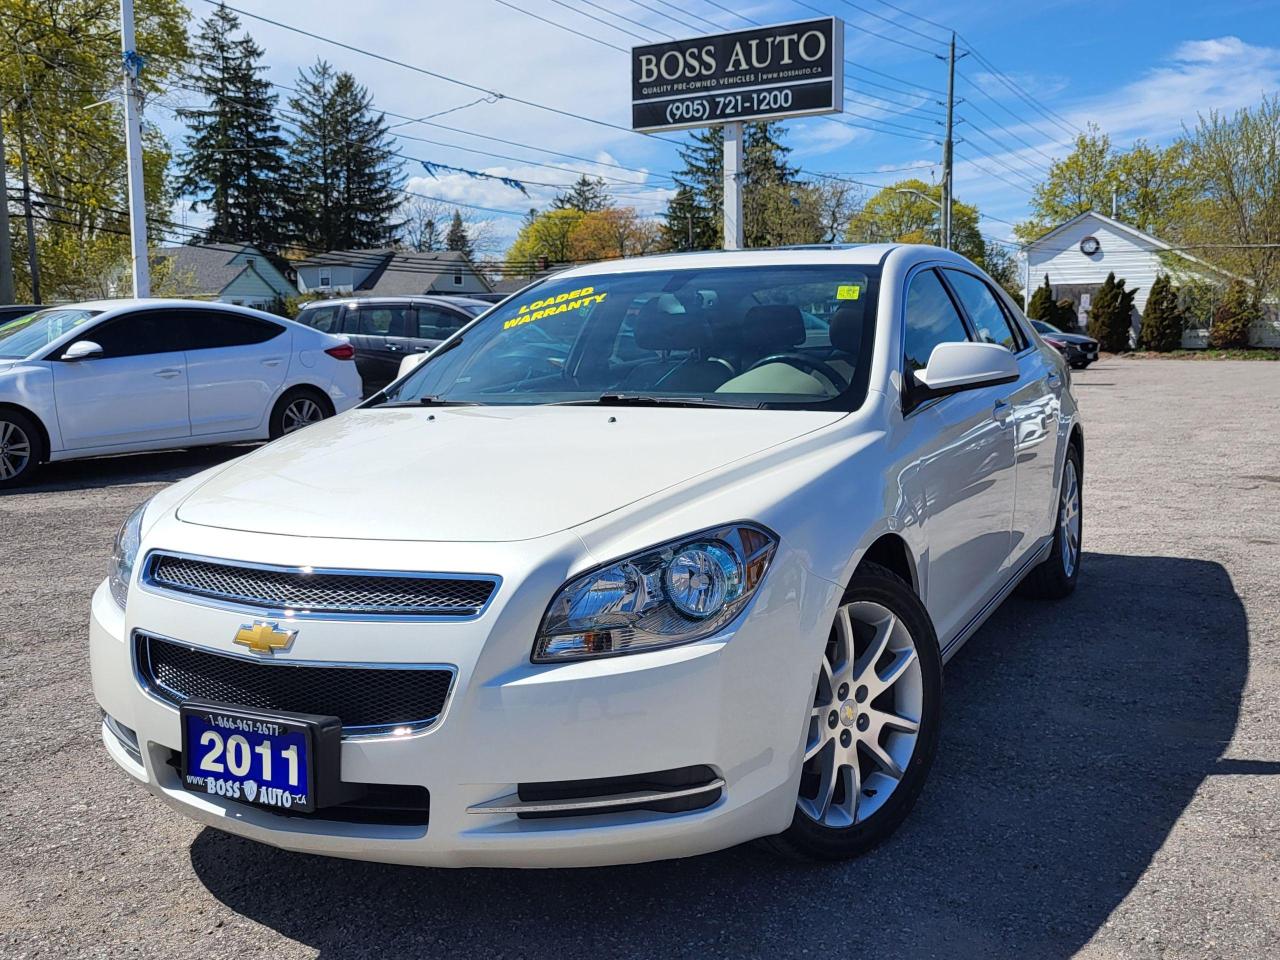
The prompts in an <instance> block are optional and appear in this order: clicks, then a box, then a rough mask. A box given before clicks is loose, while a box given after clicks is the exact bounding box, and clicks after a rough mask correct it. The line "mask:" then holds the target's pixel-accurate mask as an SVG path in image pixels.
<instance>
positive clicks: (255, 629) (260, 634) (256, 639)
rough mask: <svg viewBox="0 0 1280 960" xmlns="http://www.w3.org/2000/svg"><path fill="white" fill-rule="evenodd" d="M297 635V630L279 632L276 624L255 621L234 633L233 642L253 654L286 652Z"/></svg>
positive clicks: (278, 625)
mask: <svg viewBox="0 0 1280 960" xmlns="http://www.w3.org/2000/svg"><path fill="white" fill-rule="evenodd" d="M297 635H298V631H297V630H281V629H280V624H278V623H267V622H265V621H263V620H255V621H253V623H252V624H248V623H246V624H244V625H243V626H241V627H240V629H239V630H237V631H236V637H235V641H236V643H239V644H241V645H243V646H246V647H248V648H249V649H250V650H252V651H253V652H254V653H275V652H276V651H277V650H288V649H289V644H291V643H293V638H294V637H296V636H297Z"/></svg>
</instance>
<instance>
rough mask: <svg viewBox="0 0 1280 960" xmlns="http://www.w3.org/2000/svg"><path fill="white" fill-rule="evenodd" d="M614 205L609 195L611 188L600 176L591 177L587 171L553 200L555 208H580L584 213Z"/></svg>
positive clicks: (595, 211)
mask: <svg viewBox="0 0 1280 960" xmlns="http://www.w3.org/2000/svg"><path fill="white" fill-rule="evenodd" d="M611 206H613V198H612V197H610V196H609V188H608V187H606V186H605V183H604V181H603V180H601V179H600V178H599V177H589V176H587V175H586V174H585V173H584V174H582V175H581V176H580V177H578V179H577V180H575V181H574V183H573V186H571V187H570V188H569V189H568V190H566V191H565V192H564V193H561V194H557V196H556V198H555V199H554V200H552V201H551V207H552V209H554V210H580V211H582V212H583V213H599V212H600V211H601V210H607V209H609V208H610V207H611Z"/></svg>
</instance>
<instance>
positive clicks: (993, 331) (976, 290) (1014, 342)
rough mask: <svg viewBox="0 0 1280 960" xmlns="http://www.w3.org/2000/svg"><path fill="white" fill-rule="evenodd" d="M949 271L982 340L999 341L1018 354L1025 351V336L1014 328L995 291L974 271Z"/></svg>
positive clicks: (952, 284)
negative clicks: (1023, 340)
mask: <svg viewBox="0 0 1280 960" xmlns="http://www.w3.org/2000/svg"><path fill="white" fill-rule="evenodd" d="M946 274H947V280H949V281H950V282H951V286H952V288H953V289H954V290H955V292H956V296H957V297H959V298H960V302H961V303H962V304H963V305H964V309H965V312H966V313H967V314H969V320H970V321H971V322H972V323H973V327H974V329H975V330H976V331H977V333H978V339H979V340H981V341H983V342H985V343H998V344H1000V346H1002V347H1006V348H1008V349H1009V350H1011V351H1013V352H1014V353H1017V352H1018V351H1019V350H1021V349H1022V339H1021V338H1020V337H1019V336H1018V334H1017V332H1016V331H1015V330H1014V329H1013V325H1012V324H1011V323H1010V321H1009V317H1008V316H1007V315H1006V314H1005V312H1004V307H1002V306H1001V305H1000V300H999V298H998V297H997V296H996V294H995V291H994V290H992V289H991V288H990V287H989V286H987V284H986V283H985V282H984V281H982V280H980V279H979V278H978V277H975V276H974V275H973V274H971V273H965V272H964V271H962V270H947V271H946Z"/></svg>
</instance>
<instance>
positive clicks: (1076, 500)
mask: <svg viewBox="0 0 1280 960" xmlns="http://www.w3.org/2000/svg"><path fill="white" fill-rule="evenodd" d="M1083 505H1084V465H1083V464H1082V462H1081V458H1080V448H1079V447H1077V446H1076V445H1075V444H1074V443H1070V444H1067V457H1066V462H1065V463H1063V465H1062V482H1061V483H1060V484H1059V488H1058V519H1057V522H1056V523H1055V524H1054V527H1053V546H1052V547H1051V549H1050V552H1049V556H1048V557H1047V558H1046V559H1045V560H1044V561H1042V562H1041V563H1040V564H1038V565H1037V566H1036V567H1035V568H1034V569H1033V570H1032V571H1031V572H1030V573H1028V574H1027V576H1026V579H1024V580H1023V581H1022V583H1021V585H1020V586H1019V588H1018V592H1019V593H1021V594H1022V595H1023V596H1027V597H1034V598H1036V599H1038V600H1061V599H1062V598H1063V597H1066V596H1069V595H1070V594H1071V592H1072V591H1073V590H1075V588H1076V581H1077V580H1078V579H1079V578H1080V561H1081V559H1082V557H1083V552H1082V546H1083V537H1082V532H1083V529H1084V526H1083V524H1084V512H1083Z"/></svg>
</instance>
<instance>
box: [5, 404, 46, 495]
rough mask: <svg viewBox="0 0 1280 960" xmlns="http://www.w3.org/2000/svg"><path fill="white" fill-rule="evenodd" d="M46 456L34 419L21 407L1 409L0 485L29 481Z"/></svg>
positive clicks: (13, 484) (14, 484)
mask: <svg viewBox="0 0 1280 960" xmlns="http://www.w3.org/2000/svg"><path fill="white" fill-rule="evenodd" d="M44 456H45V453H44V444H43V440H42V436H41V433H40V429H39V427H37V426H36V424H35V421H33V420H32V419H31V418H30V417H29V416H27V415H26V414H25V413H22V412H21V411H18V410H0V487H9V486H17V485H18V484H20V483H25V482H26V481H28V480H30V479H31V475H32V474H33V473H35V470H36V466H37V465H38V464H39V463H40V461H41V460H43V459H44Z"/></svg>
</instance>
